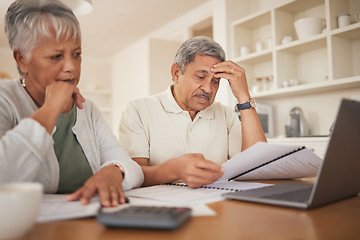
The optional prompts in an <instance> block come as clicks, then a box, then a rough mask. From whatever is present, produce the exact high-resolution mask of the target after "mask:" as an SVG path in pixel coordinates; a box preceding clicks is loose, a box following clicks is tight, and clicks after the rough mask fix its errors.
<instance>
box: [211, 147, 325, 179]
mask: <svg viewBox="0 0 360 240" xmlns="http://www.w3.org/2000/svg"><path fill="white" fill-rule="evenodd" d="M321 162H322V159H321V158H319V157H318V156H317V155H316V154H315V153H313V152H312V151H310V150H309V149H307V148H305V147H300V146H291V145H280V144H269V143H263V142H258V143H256V144H255V145H253V146H251V147H250V148H248V149H246V150H245V151H243V152H241V153H239V154H238V155H236V156H235V157H233V158H231V159H230V160H229V161H227V162H225V163H224V164H223V167H224V175H223V176H222V177H221V178H220V179H219V180H218V181H223V180H228V179H235V180H256V179H292V178H304V177H314V176H316V174H317V171H318V168H319V167H320V164H321Z"/></svg>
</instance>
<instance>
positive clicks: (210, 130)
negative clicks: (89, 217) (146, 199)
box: [119, 37, 266, 187]
mask: <svg viewBox="0 0 360 240" xmlns="http://www.w3.org/2000/svg"><path fill="white" fill-rule="evenodd" d="M171 75H172V79H173V81H174V84H173V85H171V86H170V87H169V88H168V89H167V90H166V91H165V92H163V93H161V94H158V95H154V96H149V97H145V98H142V99H137V100H135V101H132V102H130V103H129V104H128V106H127V108H126V110H125V111H124V112H123V114H122V118H121V122H120V131H119V133H120V139H121V143H122V144H123V146H124V148H125V150H127V151H128V153H129V155H130V157H131V158H132V159H133V160H134V161H136V162H137V163H138V164H139V165H140V166H141V167H142V170H143V172H144V176H145V180H144V184H143V186H151V185H156V184H163V183H169V182H174V181H178V180H182V181H184V182H185V183H186V184H187V185H188V186H189V187H200V186H203V185H206V184H210V183H212V182H214V181H216V180H217V179H218V178H220V177H221V176H222V175H223V168H222V166H221V164H222V163H224V162H225V161H226V160H228V159H229V158H231V157H233V156H235V155H236V154H238V153H240V152H241V151H242V150H245V149H246V148H248V147H250V146H251V145H253V144H255V143H256V142H258V141H263V142H266V138H265V134H264V132H263V129H262V127H261V124H260V120H259V117H258V115H257V112H256V109H255V107H254V104H253V103H254V101H253V99H252V98H251V97H250V94H249V90H248V85H247V80H246V75H245V70H244V69H243V68H242V67H240V66H239V65H237V64H235V63H234V62H231V61H225V52H224V50H223V49H222V48H221V46H220V45H219V44H218V43H216V42H215V41H213V40H211V39H210V38H207V37H194V38H191V39H188V40H187V41H185V42H184V43H183V44H182V45H181V47H180V48H179V50H178V52H177V53H176V56H175V61H174V64H173V65H172V66H171ZM222 78H223V79H226V80H227V81H228V82H229V84H230V87H231V90H232V93H233V95H234V96H235V97H236V99H237V100H238V102H239V104H237V107H238V109H239V110H240V112H241V121H239V119H238V117H237V115H236V113H235V112H234V110H233V109H231V108H229V107H227V106H224V105H222V104H221V103H219V102H216V103H214V100H215V96H216V93H217V91H218V88H219V83H220V79H222Z"/></svg>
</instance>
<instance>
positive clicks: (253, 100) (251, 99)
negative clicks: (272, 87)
mask: <svg viewBox="0 0 360 240" xmlns="http://www.w3.org/2000/svg"><path fill="white" fill-rule="evenodd" d="M250 105H251V107H252V108H256V102H255V99H253V98H250Z"/></svg>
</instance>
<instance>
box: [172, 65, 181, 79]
mask: <svg viewBox="0 0 360 240" xmlns="http://www.w3.org/2000/svg"><path fill="white" fill-rule="evenodd" d="M180 74H181V69H180V68H179V66H178V65H177V63H174V64H173V65H172V66H171V76H172V80H173V81H174V83H177V82H178V80H179V76H180Z"/></svg>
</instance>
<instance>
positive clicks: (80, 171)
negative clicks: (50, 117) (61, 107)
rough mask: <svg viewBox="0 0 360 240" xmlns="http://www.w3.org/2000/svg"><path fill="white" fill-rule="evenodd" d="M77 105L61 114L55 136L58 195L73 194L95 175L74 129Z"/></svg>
mask: <svg viewBox="0 0 360 240" xmlns="http://www.w3.org/2000/svg"><path fill="white" fill-rule="evenodd" d="M76 110H77V109H76V105H75V104H74V106H73V108H72V109H71V111H70V112H68V113H64V114H63V113H62V114H60V116H59V118H58V120H57V123H56V132H55V133H54V134H53V139H54V149H55V154H56V157H57V159H58V161H59V168H60V179H59V187H58V190H57V193H72V192H74V191H76V190H77V189H79V188H80V187H81V186H83V185H84V183H85V181H86V180H87V179H88V178H90V177H91V176H92V175H93V173H92V170H91V167H90V164H89V162H88V160H87V158H86V156H85V154H84V152H83V149H82V147H81V145H80V143H79V142H78V140H77V138H76V135H75V134H74V133H73V132H72V127H73V126H74V125H75V122H76Z"/></svg>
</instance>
